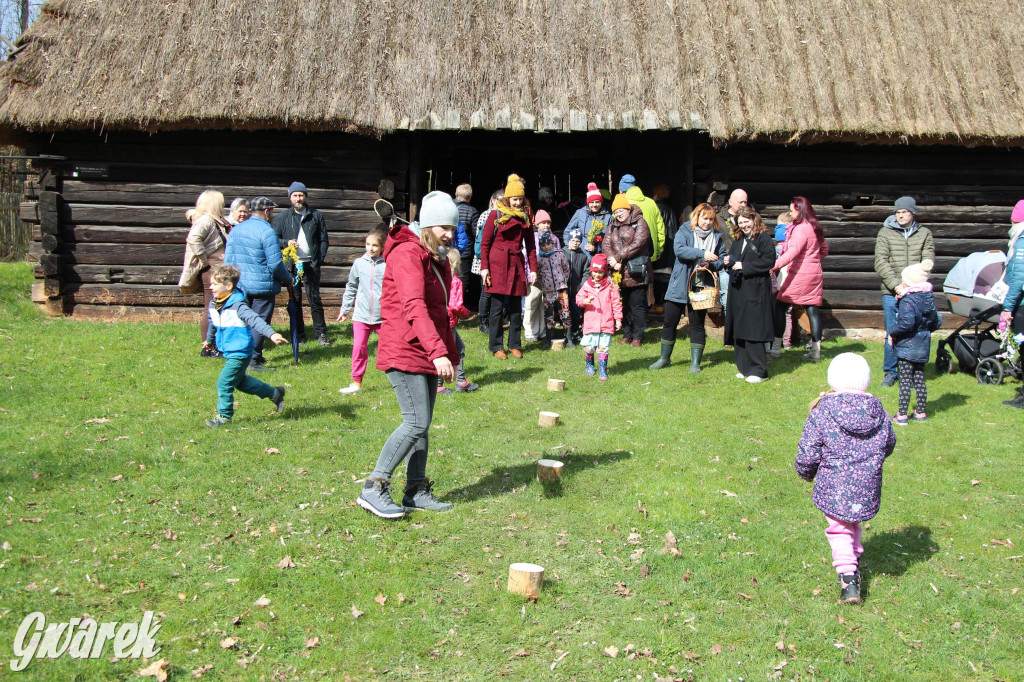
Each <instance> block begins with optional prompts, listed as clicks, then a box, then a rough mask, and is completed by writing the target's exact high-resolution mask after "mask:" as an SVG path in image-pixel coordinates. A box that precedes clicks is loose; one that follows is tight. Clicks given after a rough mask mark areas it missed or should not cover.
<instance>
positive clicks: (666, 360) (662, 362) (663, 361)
mask: <svg viewBox="0 0 1024 682" xmlns="http://www.w3.org/2000/svg"><path fill="white" fill-rule="evenodd" d="M675 345H676V342H675V341H662V342H661V357H660V358H658V359H657V360H655V361H654V364H653V365H651V366H650V367H648V368H647V369H664V368H666V367H668V366H669V365H671V364H672V349H673V348H674V347H675Z"/></svg>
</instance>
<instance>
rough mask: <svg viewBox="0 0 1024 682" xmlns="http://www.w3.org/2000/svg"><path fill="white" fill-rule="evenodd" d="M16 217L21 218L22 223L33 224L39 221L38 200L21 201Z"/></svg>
mask: <svg viewBox="0 0 1024 682" xmlns="http://www.w3.org/2000/svg"><path fill="white" fill-rule="evenodd" d="M18 217H19V218H21V222H23V223H32V224H33V225H35V224H38V223H39V202H38V201H23V202H21V205H20V206H19V208H18Z"/></svg>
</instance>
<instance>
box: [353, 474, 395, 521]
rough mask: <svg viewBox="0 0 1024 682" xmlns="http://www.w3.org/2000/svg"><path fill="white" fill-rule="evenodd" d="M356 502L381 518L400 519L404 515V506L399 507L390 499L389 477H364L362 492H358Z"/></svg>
mask: <svg viewBox="0 0 1024 682" xmlns="http://www.w3.org/2000/svg"><path fill="white" fill-rule="evenodd" d="M356 502H357V503H358V504H359V506H360V507H362V508H363V509H365V510H366V511H368V512H370V513H371V514H374V515H376V516H379V517H381V518H382V519H400V518H402V517H403V516H405V508H404V507H399V506H398V505H397V504H395V501H394V500H392V499H391V479H390V478H368V479H366V483H364V484H363V492H361V493H359V498H358V499H356Z"/></svg>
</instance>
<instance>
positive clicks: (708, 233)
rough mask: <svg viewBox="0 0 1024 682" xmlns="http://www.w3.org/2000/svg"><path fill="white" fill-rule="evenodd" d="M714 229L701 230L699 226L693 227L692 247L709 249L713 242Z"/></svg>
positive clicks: (702, 249)
mask: <svg viewBox="0 0 1024 682" xmlns="http://www.w3.org/2000/svg"><path fill="white" fill-rule="evenodd" d="M712 235H714V230H702V229H700V228H699V227H695V228H693V248H695V249H700V250H701V251H710V250H711V247H712V246H714V244H715V238H714V237H713V236H712Z"/></svg>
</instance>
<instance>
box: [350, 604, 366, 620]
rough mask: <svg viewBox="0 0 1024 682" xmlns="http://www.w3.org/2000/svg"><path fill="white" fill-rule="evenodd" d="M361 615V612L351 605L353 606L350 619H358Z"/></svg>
mask: <svg viewBox="0 0 1024 682" xmlns="http://www.w3.org/2000/svg"><path fill="white" fill-rule="evenodd" d="M361 615H363V612H362V611H360V610H359V609H357V608H356V605H355V604H353V605H352V617H353V618H358V617H359V616H361Z"/></svg>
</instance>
